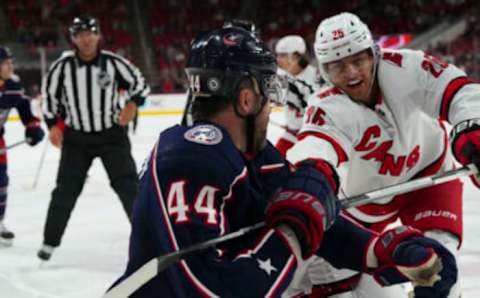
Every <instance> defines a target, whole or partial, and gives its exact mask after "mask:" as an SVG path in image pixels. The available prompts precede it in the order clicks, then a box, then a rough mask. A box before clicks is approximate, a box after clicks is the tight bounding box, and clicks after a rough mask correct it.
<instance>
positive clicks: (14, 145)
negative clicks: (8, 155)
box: [0, 140, 27, 154]
mask: <svg viewBox="0 0 480 298" xmlns="http://www.w3.org/2000/svg"><path fill="white" fill-rule="evenodd" d="M26 142H27V140H21V141H18V142H15V143H13V144H10V145H8V146H6V147H5V148H2V149H0V154H4V153H5V152H7V151H8V150H10V149H12V148H14V147H17V146H19V145H22V144H25V143H26Z"/></svg>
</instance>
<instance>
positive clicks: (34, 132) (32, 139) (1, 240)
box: [0, 47, 44, 246]
mask: <svg viewBox="0 0 480 298" xmlns="http://www.w3.org/2000/svg"><path fill="white" fill-rule="evenodd" d="M12 108H16V109H17V111H18V114H19V116H20V119H21V121H22V123H23V125H25V128H26V130H25V140H26V141H27V143H28V144H29V145H31V146H34V145H36V144H37V143H38V142H40V141H41V140H42V139H43V136H44V132H43V130H42V128H41V127H40V121H39V119H38V118H36V117H34V115H33V114H32V110H31V108H30V100H29V99H28V98H27V97H26V95H25V94H24V90H23V87H22V84H21V83H20V80H19V78H18V77H17V76H16V75H14V74H13V55H12V53H11V52H10V50H9V49H8V48H6V47H0V152H1V153H0V244H2V245H7V246H8V245H11V244H12V240H13V238H14V234H13V233H12V232H11V231H9V230H8V229H7V228H6V227H5V225H4V223H3V219H4V217H5V209H6V207H7V187H8V175H7V152H6V151H5V140H4V139H3V134H4V131H5V128H4V126H5V122H6V121H7V118H8V114H9V113H10V110H11V109H12Z"/></svg>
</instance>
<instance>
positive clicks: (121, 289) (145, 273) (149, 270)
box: [103, 164, 478, 298]
mask: <svg viewBox="0 0 480 298" xmlns="http://www.w3.org/2000/svg"><path fill="white" fill-rule="evenodd" d="M475 174H478V169H477V167H476V166H475V165H474V164H470V165H467V166H464V167H462V168H458V169H455V170H451V171H446V172H444V173H440V174H436V175H432V176H427V177H423V178H418V179H415V180H411V181H407V182H403V183H399V184H395V185H391V186H387V187H384V188H381V189H377V190H373V191H370V192H367V193H364V194H361V195H357V196H353V197H348V198H345V199H342V200H341V203H342V209H346V208H350V207H356V206H360V205H364V204H367V203H370V202H373V201H376V200H379V199H383V198H386V197H389V196H394V195H400V194H404V193H407V192H410V191H414V190H417V189H421V188H425V187H429V186H433V185H436V184H441V183H445V182H448V181H452V180H455V179H458V178H461V177H465V176H470V175H475ZM263 227H265V222H260V223H257V224H254V225H252V226H249V227H245V228H242V229H240V230H238V231H236V232H233V233H230V234H227V235H224V236H221V237H218V238H214V239H211V240H207V241H205V242H201V243H197V244H194V245H192V246H190V247H187V248H185V249H181V250H178V251H174V252H171V253H169V254H165V255H162V256H158V257H156V258H154V259H152V260H150V261H148V262H147V263H145V265H143V266H142V267H140V268H139V269H138V270H137V271H135V272H134V273H133V274H132V275H131V276H129V277H127V278H126V279H124V280H123V281H121V282H120V283H119V284H118V285H116V286H115V287H113V288H112V289H111V290H110V291H109V292H107V293H106V294H105V295H104V296H103V298H123V297H128V296H130V295H131V294H133V293H134V292H135V291H137V290H138V289H139V288H140V287H142V286H143V285H144V284H145V283H147V282H148V281H149V280H151V279H152V278H154V277H155V276H156V275H157V274H158V273H160V272H162V271H163V270H165V269H166V268H168V267H169V266H171V265H173V264H175V263H177V262H179V261H181V260H183V259H185V258H188V257H189V256H191V255H194V254H196V253H198V252H200V251H203V250H206V249H208V248H212V247H214V246H216V245H217V244H220V243H223V242H225V241H228V240H232V239H235V238H238V237H241V236H243V235H246V234H249V233H251V232H253V231H256V230H258V229H260V228H263Z"/></svg>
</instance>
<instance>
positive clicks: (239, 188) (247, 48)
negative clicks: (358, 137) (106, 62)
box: [115, 27, 457, 298]
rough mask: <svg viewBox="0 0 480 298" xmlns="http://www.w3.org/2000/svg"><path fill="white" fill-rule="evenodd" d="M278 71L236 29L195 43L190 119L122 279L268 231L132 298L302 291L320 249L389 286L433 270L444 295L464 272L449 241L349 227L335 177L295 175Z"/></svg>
mask: <svg viewBox="0 0 480 298" xmlns="http://www.w3.org/2000/svg"><path fill="white" fill-rule="evenodd" d="M276 68H277V67H276V63H275V56H274V55H273V54H272V53H271V52H270V51H269V50H268V49H267V48H266V46H265V44H264V43H263V42H261V41H260V40H259V39H257V38H256V37H255V36H254V35H252V34H251V33H250V32H248V31H245V30H243V29H241V28H236V27H231V28H222V29H218V30H213V31H210V32H206V33H204V34H201V35H199V36H198V37H197V38H196V39H195V40H194V41H193V43H192V48H191V53H190V57H189V60H188V63H187V69H186V72H187V75H188V78H189V82H190V89H191V90H190V91H191V94H192V96H193V106H192V115H193V120H194V124H193V125H192V126H180V125H176V126H173V127H171V128H169V129H167V130H165V131H163V132H162V133H161V134H160V136H159V139H158V141H157V143H156V145H155V146H154V148H153V150H152V152H151V155H150V157H149V158H148V159H147V160H146V162H145V164H144V167H143V170H142V174H141V178H140V179H141V181H140V189H139V195H138V197H137V199H136V201H135V206H134V212H133V218H132V233H131V237H130V249H129V260H128V265H127V269H126V272H125V273H124V275H123V276H122V277H121V278H120V279H119V280H118V281H117V282H116V283H115V284H117V283H118V282H120V281H122V280H123V279H125V278H128V277H129V276H130V275H132V274H133V273H134V272H135V271H136V270H137V269H139V268H140V267H141V266H142V265H143V264H145V263H146V262H147V261H149V260H151V259H152V258H154V257H156V256H159V255H163V254H166V253H169V252H172V251H177V250H180V249H183V248H186V247H188V246H190V245H193V244H196V243H199V242H202V241H205V240H208V239H212V238H216V237H219V236H222V235H225V234H228V233H231V232H234V231H237V230H238V229H240V228H243V227H247V226H250V225H252V224H255V223H258V222H261V221H264V220H265V221H266V222H267V226H268V228H265V229H264V230H262V231H260V232H258V233H252V234H249V235H247V236H244V237H241V238H239V239H236V240H231V241H229V242H227V243H225V244H223V245H219V246H218V247H217V248H216V249H210V250H207V251H205V252H202V253H199V254H197V255H195V256H191V257H189V258H187V259H185V260H182V261H180V262H179V263H177V264H175V265H172V266H170V267H168V268H167V269H166V270H164V271H162V272H160V273H159V274H158V275H157V276H156V277H154V278H153V279H152V280H150V281H149V282H147V283H146V284H144V285H143V286H142V287H140V288H139V289H138V290H137V291H136V292H135V293H134V294H133V295H132V296H130V297H142V298H150V297H152V298H153V297H280V296H282V295H283V296H288V297H290V296H293V295H297V294H300V295H301V294H303V293H302V292H294V291H295V289H298V288H299V287H297V285H298V284H302V283H305V282H308V280H305V279H304V277H305V272H304V271H303V270H302V269H303V268H306V267H305V266H304V264H305V263H308V262H309V260H310V257H311V256H312V255H315V254H317V255H321V256H323V257H324V258H326V259H327V260H329V261H330V262H332V263H333V264H335V266H338V267H348V268H351V269H355V270H361V271H366V272H370V273H372V274H374V276H376V277H377V278H378V279H379V280H381V281H382V282H383V283H384V284H388V283H398V282H404V281H407V280H409V279H415V280H416V281H420V280H418V279H417V278H418V276H419V274H421V273H426V276H427V278H426V279H427V280H428V281H427V283H428V284H429V285H430V286H428V285H426V284H425V286H428V287H429V289H430V290H431V291H432V292H433V293H435V294H436V295H437V296H436V297H443V296H442V293H443V292H442V291H445V289H446V290H448V289H449V287H450V286H451V285H452V284H453V283H454V282H455V280H456V276H457V268H456V266H455V264H454V262H453V256H452V255H451V254H450V253H449V252H448V251H447V250H446V249H445V248H444V247H443V246H441V245H440V244H439V243H437V242H436V241H434V240H431V239H427V238H425V237H423V236H422V235H421V234H420V233H419V232H418V231H416V230H413V229H407V228H403V227H402V228H399V229H397V230H390V231H387V232H385V233H383V234H380V235H379V234H376V233H374V232H371V231H369V230H366V229H364V228H361V227H359V226H357V225H354V224H352V222H350V221H348V220H347V219H346V218H345V217H343V216H342V215H339V213H338V212H339V210H338V205H337V203H338V201H337V198H336V195H335V193H336V189H334V188H332V185H334V180H335V177H334V176H333V175H329V174H322V173H321V172H320V171H318V170H317V169H315V167H312V166H311V165H310V163H309V162H308V161H307V162H305V163H303V164H300V165H298V166H297V167H296V168H295V169H293V168H292V167H291V166H290V165H289V164H288V163H287V162H286V161H285V160H284V159H283V158H282V157H281V156H280V154H279V152H278V151H277V150H276V149H275V148H274V147H273V145H272V144H271V143H269V142H268V141H267V140H266V131H267V125H268V119H269V113H270V103H271V101H275V100H278V99H279V98H281V97H280V96H279V95H280V93H281V90H280V88H279V85H280V84H278V81H277V77H276ZM324 166H327V165H326V164H325V165H324ZM324 173H326V171H324ZM435 280H438V281H437V282H436V283H435V287H431V284H432V283H433V282H434V281H435ZM307 292H308V291H307Z"/></svg>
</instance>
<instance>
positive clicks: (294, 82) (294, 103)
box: [276, 65, 320, 156]
mask: <svg viewBox="0 0 480 298" xmlns="http://www.w3.org/2000/svg"><path fill="white" fill-rule="evenodd" d="M287 77H288V92H287V94H286V105H285V110H284V117H285V120H284V121H285V122H284V123H285V124H284V126H283V128H284V132H283V133H282V135H281V136H280V139H279V141H278V142H277V144H276V147H277V149H279V151H280V152H281V153H282V155H284V156H285V153H286V151H287V150H288V149H290V147H291V146H293V144H294V143H295V142H296V136H297V133H298V132H299V131H300V128H301V126H302V122H303V121H302V119H303V114H304V113H305V108H306V107H307V99H308V98H309V97H310V96H311V95H312V94H314V93H315V92H316V91H317V90H318V89H319V88H320V84H319V74H318V71H317V69H316V68H315V67H313V66H312V65H308V66H307V67H306V68H305V69H304V70H303V71H302V72H300V73H299V74H298V75H289V74H287Z"/></svg>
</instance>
